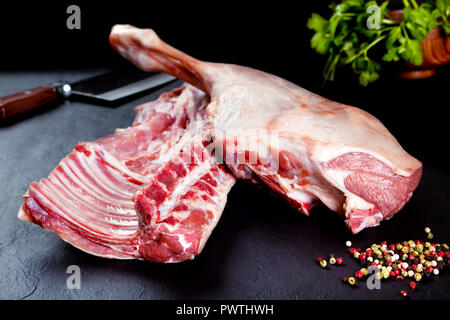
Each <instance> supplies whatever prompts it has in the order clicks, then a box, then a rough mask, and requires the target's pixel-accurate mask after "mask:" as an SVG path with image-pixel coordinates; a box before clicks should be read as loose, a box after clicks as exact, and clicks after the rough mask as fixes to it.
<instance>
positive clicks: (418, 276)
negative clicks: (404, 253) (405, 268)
mask: <svg viewBox="0 0 450 320" xmlns="http://www.w3.org/2000/svg"><path fill="white" fill-rule="evenodd" d="M414 279H416V281H420V279H422V275H421V274H420V273H418V272H416V273H415V274H414Z"/></svg>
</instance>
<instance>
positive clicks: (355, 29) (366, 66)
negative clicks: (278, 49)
mask: <svg viewBox="0 0 450 320" xmlns="http://www.w3.org/2000/svg"><path fill="white" fill-rule="evenodd" d="M403 4H404V9H403V15H404V17H403V20H402V21H400V22H398V21H395V20H393V19H392V17H391V16H390V15H389V9H388V5H389V0H386V1H383V2H382V3H381V5H379V6H378V9H379V10H378V12H379V14H380V15H379V17H377V18H379V19H378V20H380V26H379V28H369V27H368V26H367V22H368V19H369V17H371V18H373V14H374V11H373V10H369V8H371V7H370V6H377V1H374V0H371V1H367V0H341V1H340V2H339V3H332V4H331V5H330V9H331V10H332V12H333V13H332V15H331V16H330V18H329V19H328V20H326V19H324V18H323V17H322V16H320V15H318V14H316V13H313V14H312V16H311V18H310V19H309V20H308V24H307V26H308V28H309V29H311V30H314V31H315V34H314V35H313V37H312V39H311V47H312V48H313V49H315V50H316V51H317V52H318V53H320V54H324V55H327V56H328V58H327V62H326V64H325V68H324V72H323V75H324V79H325V80H326V81H327V80H334V78H335V74H336V69H337V68H338V67H341V66H349V67H350V68H351V69H352V70H353V72H354V73H356V74H358V75H359V83H360V84H361V85H364V86H366V85H368V84H369V83H371V82H373V81H375V80H377V79H378V78H379V76H380V74H379V71H380V66H381V65H380V62H381V61H386V62H391V61H400V60H405V61H407V62H409V63H412V64H414V65H421V64H422V61H423V55H422V50H421V45H420V42H421V41H422V40H423V39H425V38H426V36H427V35H428V33H429V32H430V31H431V30H432V29H433V28H436V27H442V29H443V30H444V31H445V32H446V33H447V34H450V21H449V19H448V18H449V17H450V0H436V1H432V0H426V1H425V2H424V3H422V4H420V5H419V4H418V3H417V2H416V1H415V0H403ZM374 47H378V48H379V50H378V51H376V53H375V52H374V51H373V50H372V48H374ZM383 50H384V52H383Z"/></svg>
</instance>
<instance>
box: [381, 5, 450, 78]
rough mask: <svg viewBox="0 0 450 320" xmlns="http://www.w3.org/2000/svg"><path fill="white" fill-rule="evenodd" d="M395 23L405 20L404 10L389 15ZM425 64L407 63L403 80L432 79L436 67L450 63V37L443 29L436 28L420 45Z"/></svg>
mask: <svg viewBox="0 0 450 320" xmlns="http://www.w3.org/2000/svg"><path fill="white" fill-rule="evenodd" d="M389 15H390V16H391V17H392V19H393V20H395V21H401V20H402V19H403V10H393V11H391V12H390V13H389ZM420 46H421V48H422V54H423V62H422V64H421V65H420V66H415V65H413V64H411V63H406V66H407V68H408V70H405V71H402V72H400V74H399V77H400V78H402V79H423V78H429V77H432V76H433V75H434V74H435V73H436V67H438V66H441V65H444V64H446V63H448V62H450V37H449V36H447V35H445V33H444V32H443V30H442V28H434V29H433V30H431V31H430V33H429V34H428V35H427V37H426V38H425V39H423V40H422V42H421V43H420Z"/></svg>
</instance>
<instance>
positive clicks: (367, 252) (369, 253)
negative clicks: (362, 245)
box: [366, 249, 372, 257]
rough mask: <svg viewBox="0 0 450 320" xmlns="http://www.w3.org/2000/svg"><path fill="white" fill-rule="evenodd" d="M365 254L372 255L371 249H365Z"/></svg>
mask: <svg viewBox="0 0 450 320" xmlns="http://www.w3.org/2000/svg"><path fill="white" fill-rule="evenodd" d="M366 254H367V255H368V256H369V257H370V256H372V250H371V249H367V250H366Z"/></svg>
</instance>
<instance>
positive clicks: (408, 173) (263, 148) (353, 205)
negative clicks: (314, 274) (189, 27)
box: [110, 25, 422, 233]
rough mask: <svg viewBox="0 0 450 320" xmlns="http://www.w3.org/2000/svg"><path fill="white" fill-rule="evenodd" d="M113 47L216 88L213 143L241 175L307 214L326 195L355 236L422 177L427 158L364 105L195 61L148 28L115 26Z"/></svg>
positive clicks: (391, 210) (395, 206) (210, 90)
mask: <svg viewBox="0 0 450 320" xmlns="http://www.w3.org/2000/svg"><path fill="white" fill-rule="evenodd" d="M110 43H111V45H112V46H113V47H114V48H115V49H116V50H117V51H118V52H119V53H120V54H121V55H122V56H124V57H125V58H128V59H129V60H131V61H132V62H133V63H134V64H136V65H137V66H138V67H139V68H141V69H143V70H147V71H160V72H165V73H169V74H171V75H174V76H176V77H178V78H179V79H181V80H183V81H186V82H188V83H191V84H192V85H194V86H196V87H197V88H199V89H201V90H202V91H204V92H206V93H207V94H209V95H210V98H211V103H210V104H209V105H208V107H207V114H208V117H209V119H210V121H211V123H212V135H213V140H214V144H215V146H216V150H219V151H220V152H222V153H223V157H224V161H225V163H226V164H227V166H228V167H229V168H230V170H231V171H232V172H233V173H234V175H235V176H236V177H238V178H244V179H250V180H251V181H255V182H258V181H260V182H264V183H265V184H267V185H268V186H269V187H271V188H272V189H273V190H275V191H276V192H278V193H280V194H282V195H283V196H284V197H286V198H287V199H288V200H289V201H290V202H291V203H292V204H293V205H294V206H296V207H297V208H298V209H299V210H301V211H302V212H303V213H305V214H307V215H308V214H309V209H310V208H311V206H312V205H314V204H315V203H317V202H318V201H320V202H322V203H324V204H325V205H326V206H327V207H329V208H330V209H332V210H334V211H336V212H337V213H339V214H340V215H341V216H342V217H343V218H344V219H345V221H346V223H347V225H348V227H349V228H350V229H351V231H352V232H353V233H357V232H359V231H361V230H362V229H364V228H366V227H371V226H376V225H378V224H379V223H380V221H381V220H383V219H389V218H391V217H392V216H393V215H394V214H395V213H396V212H398V211H399V210H400V209H401V208H402V207H403V206H404V205H405V204H406V203H407V202H408V201H409V199H410V198H411V195H412V192H413V191H414V189H415V188H416V187H417V185H418V183H419V180H420V177H421V173H422V164H421V163H420V162H419V161H418V160H416V159H415V158H413V157H411V156H410V155H409V154H408V153H406V152H405V151H404V150H403V149H402V147H401V146H400V144H399V143H398V142H397V140H396V139H395V138H394V137H393V136H392V135H391V134H390V133H389V132H388V130H387V129H386V128H385V127H384V126H383V124H382V123H381V122H380V121H379V120H377V119H376V118H375V117H373V116H371V115H370V114H368V113H367V112H365V111H363V110H360V109H358V108H355V107H351V106H348V105H343V104H340V103H337V102H333V101H330V100H327V99H325V98H323V97H320V96H318V95H316V94H313V93H311V92H309V91H307V90H305V89H303V88H300V87H298V86H296V85H294V84H293V83H291V82H288V81H286V80H283V79H281V78H279V77H276V76H274V75H270V74H267V73H264V72H261V71H258V70H254V69H251V68H246V67H242V66H237V65H231V64H218V63H209V62H202V61H199V60H196V59H194V58H192V57H190V56H188V55H186V54H184V53H182V52H181V51H179V50H177V49H174V48H172V47H170V46H169V45H167V44H166V43H164V42H163V41H161V40H160V39H159V38H158V36H157V35H156V33H155V32H154V31H153V30H150V29H138V28H135V27H132V26H128V25H117V26H115V27H114V28H113V29H112V32H111V34H110ZM260 132H262V134H261V135H259V133H260Z"/></svg>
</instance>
